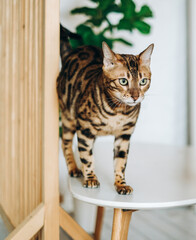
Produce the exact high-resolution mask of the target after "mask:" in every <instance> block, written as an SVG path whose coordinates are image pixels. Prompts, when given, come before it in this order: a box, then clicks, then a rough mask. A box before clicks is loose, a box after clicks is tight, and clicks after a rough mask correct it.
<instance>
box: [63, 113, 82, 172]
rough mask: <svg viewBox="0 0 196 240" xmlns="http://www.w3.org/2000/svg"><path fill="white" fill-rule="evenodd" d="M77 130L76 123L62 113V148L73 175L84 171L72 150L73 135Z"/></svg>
mask: <svg viewBox="0 0 196 240" xmlns="http://www.w3.org/2000/svg"><path fill="white" fill-rule="evenodd" d="M75 132H76V129H75V124H74V122H73V121H72V120H71V119H68V118H67V117H65V116H64V115H63V114H62V149H63V153H64V156H65V160H66V163H67V168H68V172H69V175H70V176H71V177H80V176H82V171H81V170H80V169H78V167H77V165H76V162H75V159H74V155H73V150H72V143H73V137H74V134H75Z"/></svg>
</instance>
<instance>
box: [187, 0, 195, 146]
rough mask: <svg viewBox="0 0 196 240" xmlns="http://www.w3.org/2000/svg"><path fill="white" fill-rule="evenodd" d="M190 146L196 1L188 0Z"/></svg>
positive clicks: (192, 124)
mask: <svg viewBox="0 0 196 240" xmlns="http://www.w3.org/2000/svg"><path fill="white" fill-rule="evenodd" d="M188 3H189V8H188V17H189V26H188V27H189V34H190V35H189V63H190V65H189V71H190V95H189V103H190V112H189V114H190V128H189V134H190V144H191V145H193V146H195V147H196V67H195V66H196V28H195V26H196V14H195V13H196V1H195V0H189V1H188Z"/></svg>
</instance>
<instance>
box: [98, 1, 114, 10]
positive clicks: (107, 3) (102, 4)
mask: <svg viewBox="0 0 196 240" xmlns="http://www.w3.org/2000/svg"><path fill="white" fill-rule="evenodd" d="M114 2H115V0H101V1H99V8H100V9H102V10H105V9H107V8H109V7H110V6H111V5H112V4H113V3H114Z"/></svg>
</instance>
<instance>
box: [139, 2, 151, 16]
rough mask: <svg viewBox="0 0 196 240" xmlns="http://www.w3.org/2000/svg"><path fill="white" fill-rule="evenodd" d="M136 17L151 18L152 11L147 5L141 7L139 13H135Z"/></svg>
mask: <svg viewBox="0 0 196 240" xmlns="http://www.w3.org/2000/svg"><path fill="white" fill-rule="evenodd" d="M137 16H139V17H143V18H149V17H152V16H153V13H152V10H151V9H150V8H149V7H148V6H147V5H143V6H142V7H141V9H140V11H139V12H138V13H137Z"/></svg>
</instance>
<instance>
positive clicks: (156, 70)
mask: <svg viewBox="0 0 196 240" xmlns="http://www.w3.org/2000/svg"><path fill="white" fill-rule="evenodd" d="M88 2H89V1H80V0H74V1H65V0H64V1H63V0H61V2H60V6H61V11H60V14H61V22H62V23H63V24H64V25H65V26H66V27H67V28H69V29H70V30H72V31H74V27H75V26H76V25H77V24H78V23H81V22H82V21H83V19H84V18H83V17H82V16H74V15H72V16H71V15H70V14H69V11H70V9H73V8H74V7H78V6H84V5H86V6H87V4H88ZM137 2H138V6H139V5H142V4H144V3H146V4H148V5H150V6H151V8H152V9H153V12H154V18H153V19H149V23H151V25H152V34H150V35H149V36H145V35H141V34H139V33H138V31H137V30H135V31H134V32H133V34H127V33H126V34H125V33H124V32H123V33H122V36H125V38H126V39H127V40H129V39H130V41H131V42H133V43H134V47H132V48H130V47H127V46H125V45H121V44H116V45H115V48H114V51H116V52H119V53H133V54H137V53H139V52H141V51H142V50H143V49H144V48H146V47H147V46H148V45H149V44H150V43H154V44H155V49H154V53H153V56H152V65H151V66H152V84H151V88H150V90H149V92H148V94H147V96H146V99H145V100H144V102H143V104H142V110H141V114H140V117H139V121H138V124H137V126H136V130H135V133H134V135H133V138H132V141H137V142H152V143H163V144H172V145H183V144H185V143H186V135H187V134H186V7H185V3H186V0H172V1H171V0H159V1H157V0H148V1H147V0H145V1H144V0H137Z"/></svg>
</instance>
